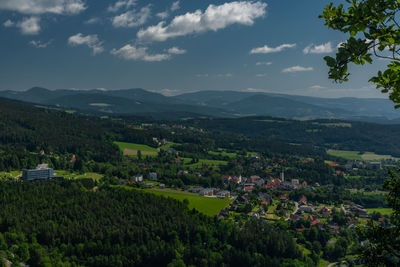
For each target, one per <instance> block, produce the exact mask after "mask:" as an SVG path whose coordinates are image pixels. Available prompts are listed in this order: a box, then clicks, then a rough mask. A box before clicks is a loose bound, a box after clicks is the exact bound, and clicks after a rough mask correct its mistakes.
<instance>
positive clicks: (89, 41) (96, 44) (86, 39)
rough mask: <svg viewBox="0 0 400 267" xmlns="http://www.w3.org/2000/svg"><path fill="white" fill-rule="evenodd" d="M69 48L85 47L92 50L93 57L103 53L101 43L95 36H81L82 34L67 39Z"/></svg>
mask: <svg viewBox="0 0 400 267" xmlns="http://www.w3.org/2000/svg"><path fill="white" fill-rule="evenodd" d="M68 44H69V45H70V46H78V45H86V46H88V47H89V48H91V49H92V51H93V55H96V54H99V53H102V52H103V51H104V48H103V42H102V41H100V40H99V37H98V36H97V34H92V35H86V36H85V35H83V34H82V33H78V34H75V35H73V36H71V37H69V38H68Z"/></svg>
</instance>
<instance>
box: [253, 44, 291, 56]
mask: <svg viewBox="0 0 400 267" xmlns="http://www.w3.org/2000/svg"><path fill="white" fill-rule="evenodd" d="M293 47H296V44H281V45H280V46H277V47H269V46H268V45H264V46H262V47H257V48H253V49H251V50H250V54H269V53H277V52H281V51H283V50H285V49H286V48H293Z"/></svg>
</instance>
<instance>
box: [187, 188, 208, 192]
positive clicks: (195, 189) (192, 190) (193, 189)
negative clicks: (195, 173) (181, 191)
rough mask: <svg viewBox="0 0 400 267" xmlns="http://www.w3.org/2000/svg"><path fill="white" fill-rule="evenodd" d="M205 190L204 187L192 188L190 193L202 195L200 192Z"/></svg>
mask: <svg viewBox="0 0 400 267" xmlns="http://www.w3.org/2000/svg"><path fill="white" fill-rule="evenodd" d="M203 189H204V188H203V187H192V188H189V189H188V191H189V192H192V193H200V191H202V190H203Z"/></svg>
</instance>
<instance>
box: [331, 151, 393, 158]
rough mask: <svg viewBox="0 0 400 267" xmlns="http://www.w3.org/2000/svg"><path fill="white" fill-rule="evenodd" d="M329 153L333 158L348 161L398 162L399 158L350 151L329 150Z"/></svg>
mask: <svg viewBox="0 0 400 267" xmlns="http://www.w3.org/2000/svg"><path fill="white" fill-rule="evenodd" d="M327 153H328V154H329V155H331V156H335V157H340V158H344V159H348V160H365V161H376V160H384V159H393V160H398V159H399V158H395V157H392V156H390V155H378V154H375V153H373V152H364V153H362V154H360V152H359V151H348V150H334V149H329V150H327Z"/></svg>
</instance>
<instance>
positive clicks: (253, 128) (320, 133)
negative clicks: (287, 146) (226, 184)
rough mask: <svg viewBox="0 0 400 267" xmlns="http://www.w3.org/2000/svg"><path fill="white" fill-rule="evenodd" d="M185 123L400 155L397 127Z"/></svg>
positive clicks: (267, 121)
mask: <svg viewBox="0 0 400 267" xmlns="http://www.w3.org/2000/svg"><path fill="white" fill-rule="evenodd" d="M187 123H188V124H194V125H197V127H201V128H205V129H209V130H218V131H221V132H234V133H238V134H243V135H245V136H247V137H252V138H262V139H266V140H270V141H272V140H275V141H281V142H287V143H299V144H309V145H314V146H320V147H325V148H333V147H335V148H336V149H343V150H356V151H371V152H375V153H378V154H389V155H393V156H400V145H399V144H400V125H383V124H375V123H366V122H348V121H338V120H314V121H296V120H285V119H276V118H271V117H246V118H239V119H203V120H199V119H197V120H191V121H188V122H187Z"/></svg>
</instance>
